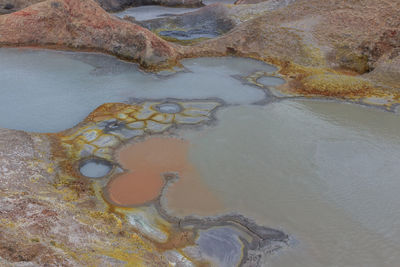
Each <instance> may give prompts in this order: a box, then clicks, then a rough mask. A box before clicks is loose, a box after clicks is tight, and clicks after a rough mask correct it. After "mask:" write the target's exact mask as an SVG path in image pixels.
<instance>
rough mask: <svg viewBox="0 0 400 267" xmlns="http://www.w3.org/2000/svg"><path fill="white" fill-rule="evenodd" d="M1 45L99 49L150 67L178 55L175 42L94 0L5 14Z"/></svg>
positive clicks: (57, 0)
mask: <svg viewBox="0 0 400 267" xmlns="http://www.w3.org/2000/svg"><path fill="white" fill-rule="evenodd" d="M0 46H34V47H52V48H59V49H79V50H93V51H100V52H105V53H109V54H113V55H116V56H118V57H121V58H124V59H127V60H132V61H136V62H138V63H140V64H141V65H142V66H144V67H150V68H157V67H163V66H168V65H170V64H173V63H174V61H175V57H176V53H175V50H174V48H173V46H172V45H170V44H169V43H167V42H166V41H164V40H162V39H160V38H158V37H157V36H155V35H154V34H153V33H151V32H150V31H148V30H146V29H144V28H142V27H140V26H138V25H135V24H133V23H129V22H126V21H123V20H120V19H118V18H116V17H114V16H112V15H109V14H108V13H107V12H105V11H104V10H103V9H102V8H101V7H100V6H99V5H97V4H96V3H95V2H94V1H92V0H86V1H80V0H51V1H46V2H42V3H38V4H35V5H32V6H29V7H27V8H25V9H23V10H20V11H17V12H14V13H12V14H8V15H2V16H0Z"/></svg>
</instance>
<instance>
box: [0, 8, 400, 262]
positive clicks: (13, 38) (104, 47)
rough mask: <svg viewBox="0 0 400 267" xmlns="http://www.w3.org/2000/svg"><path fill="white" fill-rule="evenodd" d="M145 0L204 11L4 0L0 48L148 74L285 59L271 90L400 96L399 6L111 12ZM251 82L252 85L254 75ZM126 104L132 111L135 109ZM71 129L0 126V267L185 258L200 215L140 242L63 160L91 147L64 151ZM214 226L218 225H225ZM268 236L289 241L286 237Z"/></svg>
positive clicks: (110, 110) (112, 109)
mask: <svg viewBox="0 0 400 267" xmlns="http://www.w3.org/2000/svg"><path fill="white" fill-rule="evenodd" d="M144 4H159V5H167V6H181V5H185V6H200V5H201V1H180V0H171V1H170V0H167V1H161V0H160V1H158V0H154V1H153V0H151V1H148V0H143V1H141V0H139V1H130V0H123V1H118V0H109V1H103V0H100V1H97V2H95V1H92V0H84V1H82V0H49V1H40V0H39V1H38V0H14V1H11V0H10V1H2V0H0V14H4V15H0V46H2V47H35V48H51V49H61V50H79V51H98V52H103V53H107V54H111V55H114V56H117V57H119V58H122V59H125V60H129V61H134V62H137V63H139V64H140V65H141V66H142V67H143V68H147V69H148V70H155V69H161V68H167V69H168V68H171V67H173V66H175V65H179V60H180V59H184V58H193V57H205V56H226V55H233V56H240V57H251V58H256V59H259V60H263V61H265V62H268V63H272V64H274V65H276V66H278V68H279V70H278V71H277V73H276V76H279V77H281V78H284V79H285V80H286V81H287V83H285V84H283V85H280V86H278V87H276V90H277V91H278V92H279V94H280V95H284V96H300V97H304V96H306V97H318V98H321V97H327V98H336V99H345V100H352V101H358V102H363V101H364V102H363V103H370V101H372V100H371V99H375V98H379V99H380V100H382V101H379V105H381V106H382V107H383V108H386V109H389V110H393V107H396V106H397V105H398V104H399V103H400V30H399V29H400V2H399V1H389V0H332V1H321V0H267V1H263V2H260V1H258V0H238V1H237V2H236V4H235V5H223V4H213V5H210V6H206V7H204V8H201V9H200V10H198V11H196V12H193V13H189V14H184V15H179V16H172V17H165V18H160V19H155V20H150V21H144V22H140V23H138V22H135V21H134V20H130V19H129V18H126V19H125V20H122V19H119V18H117V17H114V16H113V15H111V14H109V13H107V12H106V10H107V11H118V10H121V9H124V8H126V7H129V6H136V5H144ZM102 7H103V8H104V9H103V8H102ZM6 13H9V14H6ZM132 21H133V22H132ZM139 24H140V25H139ZM182 36H183V37H182ZM261 75H262V74H261ZM248 78H249V81H250V82H253V83H257V79H258V78H259V77H258V76H254V77H248ZM116 106H117V107H116ZM124 108H126V109H129V110H131V109H132V110H131V111H130V112H131V113H132V112H134V111H135V110H136V109H138V108H137V107H124ZM102 109H104V110H105V111H104V110H102V112H103V111H104V113H107V114H106V115H107V116H110V117H112V116H114V117H115V116H116V115H117V113H118V114H119V112H120V110H121V109H120V108H119V106H118V105H106V106H105V107H102ZM136 111H137V110H136ZM103 115H104V114H103ZM92 117H93V114H92ZM103 119H104V118H103V117H100V118H99V122H101V121H102V120H103ZM128 119H129V118H127V119H126V120H127V123H132V122H131V121H128ZM89 122H90V120H89V119H87V120H86V121H85V122H84V123H83V124H84V125H85V127H86V126H87V125H89ZM96 123H97V121H96ZM86 124H87V125H86ZM81 126H82V125H81ZM103 126H104V125H103ZM82 129H84V130H86V128H80V126H77V128H76V129H75V130H76V131H78V130H79V131H81V130H82ZM97 130H98V129H97V128H96V131H97ZM82 131H83V130H82ZM69 134H70V132H68V133H67V132H65V133H60V134H58V135H46V134H30V133H25V132H20V131H12V130H5V129H0V207H1V208H0V222H1V225H0V237H1V238H0V263H3V262H4V263H5V264H6V265H7V264H8V265H12V264H14V263H17V262H18V263H21V262H22V263H27V264H29V263H32V264H33V265H41V266H53V265H62V266H82V265H90V264H93V263H94V264H95V265H96V263H97V265H98V264H104V263H105V264H109V265H113V266H118V265H123V264H126V263H128V264H131V265H140V264H142V265H143V264H145V265H146V266H168V264H169V262H170V261H175V262H179V263H181V264H184V263H185V261H184V259H183V257H181V256H180V254H179V255H178V254H174V253H175V252H174V250H173V249H172V248H176V247H184V246H187V245H193V244H194V242H195V237H194V236H196V227H197V226H199V225H200V224H202V223H204V222H203V221H196V220H194V219H193V220H192V221H190V220H189V222H190V223H192V224H191V227H192V228H190V230H187V229H184V230H182V229H179V227H178V228H177V225H180V222H176V221H174V220H173V219H171V218H167V217H165V216H164V217H163V218H161V219H160V220H161V221H163V227H165V228H168V227H169V228H168V231H169V233H170V235H169V237H168V240H167V242H164V243H161V242H154V240H151V239H148V238H144V237H143V236H142V235H141V233H137V232H135V229H133V227H132V226H131V225H130V224H129V223H128V222H127V220H125V219H124V218H126V216H127V215H126V214H124V212H127V211H126V210H124V211H120V210H116V209H115V208H113V207H112V206H109V205H107V203H106V202H104V201H103V202H99V201H98V199H102V195H101V190H99V189H98V187H96V185H93V184H92V183H91V182H88V180H86V179H79V178H81V177H80V176H79V174H77V172H76V169H74V165H71V164H69V163H68V164H67V163H66V162H68V161H69V160H73V162H75V161H76V160H78V159H81V155H80V154H79V153H80V152H81V150H82V151H83V147H87V146H86V145H88V144H87V143H88V142H86V141H87V140H84V141H85V142H86V143H85V142H83V141H82V140H78V141H76V143H73V144H69V145H70V146H68V144H67V145H65V144H64V147H63V145H62V144H61V143H62V141H63V140H65V138H67V137H68V136H69ZM85 136H86V135H85ZM87 137H89V133H87ZM63 138H64V139H63ZM71 140H72V139H71ZM74 140H75V139H74ZM68 142H69V141H68ZM71 142H72V141H71ZM74 142H75V141H74ZM89 145H90V144H89ZM77 148H79V149H77ZM68 149H70V150H68ZM71 151H72V152H71ZM108 152H110V151H109V150H107V153H108ZM68 153H70V154H68ZM71 153H72V154H73V153H76V154H73V156H71ZM78 154H79V155H78ZM111 154H112V153H111ZM111 154H110V153H108V154H107V155H108V157H109V159H111V158H112V157H111V156H110V155H111ZM130 212H131V211H130ZM135 212H142V211H138V210H136V211H135ZM156 212H159V213H160V210H156ZM157 216H161V215H160V214H158V215H157ZM161 217H162V216H161ZM157 218H159V217H157ZM193 221H195V223H193ZM232 221H233V222H232ZM207 223H208V225H209V227H213V226H215V225H217V224H218V223H220V222H219V221H218V222H215V221H208V222H207ZM224 223H225V224H226V225H230V224H235V225H237V224H239V225H241V226H243V227H244V228H246V227H250V226H251V227H254V229H257V230H258V231H260V232H257V231H256V234H254V233H253V232H252V234H254V236H253V237H252V238H253V239H254V240H256V239H257V238H261V241H263V242H266V240H267V241H268V238H267V237H265V239H263V238H264V237H263V236H262V234H260V233H263V231H264V232H268V234H270V233H271V232H269V231H274V230H271V229H268V231H267V230H266V229H264V228H262V227H259V226H257V227H256V226H254V224H252V223H249V222H248V221H246V220H244V219H243V218H242V217H234V218H233V219H232V218H231V217H229V218H228V219H226V220H225V221H224ZM188 224H189V223H188ZM166 225H167V226H168V227H167V226H166ZM251 227H250V228H251ZM159 228H162V227H159ZM157 229H158V228H157ZM260 229H261V230H260ZM254 231H255V230H254ZM273 233H274V234H275V236H279V238H276V239H277V240H278V241H280V242H281V241H282V242H284V241H286V239H287V236H286V235H284V234H283V233H281V232H273ZM260 236H261V237H260ZM267 236H268V235H267ZM268 237H271V236H268ZM256 241H257V242H259V243H260V242H261V241H260V240H258V239H257V240H256ZM256 241H254V242H255V243H257V242H256ZM275 241H276V240H275ZM259 243H258V245H257V246H255V248H254V250H251V249H250V248H249V251H250V252H254V251H258V250H259V249H261V248H262V249H265V248H266V247H268V249H271V250H273V246H272V245H271V244H270V243H268V246H261V245H259ZM160 244H161V245H160ZM250 245H251V244H250ZM160 251H161V252H162V253H163V254H161V252H160ZM171 251H172V252H171ZM160 255H161V256H160ZM250 256H251V255H250ZM203 260H204V259H201V260H199V262H197V263H198V264H199V265H200V264H204V262H203ZM243 262H245V261H243ZM248 264H249V263H248ZM26 266H28V265H26ZM250 266H251V265H250Z"/></svg>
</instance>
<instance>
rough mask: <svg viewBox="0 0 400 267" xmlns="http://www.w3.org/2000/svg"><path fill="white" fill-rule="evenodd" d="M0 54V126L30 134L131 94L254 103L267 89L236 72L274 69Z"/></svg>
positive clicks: (215, 62)
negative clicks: (171, 67)
mask: <svg viewBox="0 0 400 267" xmlns="http://www.w3.org/2000/svg"><path fill="white" fill-rule="evenodd" d="M0 58H1V61H0V84H1V88H0V92H1V98H0V113H1V114H3V115H2V116H0V126H1V127H4V128H10V129H17V130H25V131H31V132H58V131H61V130H64V129H67V128H70V127H73V126H74V125H76V124H78V123H79V122H81V121H82V120H83V119H84V118H85V117H86V116H87V115H88V114H89V113H90V112H91V111H93V110H94V109H95V108H96V107H97V106H99V105H101V104H103V103H106V102H129V100H130V99H133V98H139V99H164V98H183V99H206V98H219V99H222V100H223V101H225V102H226V103H227V104H246V103H247V104H248V103H254V102H257V101H260V100H263V99H265V98H266V97H267V96H266V94H265V92H263V91H262V90H260V89H259V88H256V87H254V86H250V85H244V84H243V81H241V80H240V79H239V77H238V76H243V77H244V76H246V75H248V74H249V73H251V72H254V71H258V70H262V71H266V72H272V71H275V70H276V69H275V67H273V66H270V65H267V64H264V63H262V62H258V61H255V60H250V59H243V58H217V59H215V58H203V59H198V60H185V61H183V65H184V66H185V69H181V70H180V72H179V73H177V74H176V75H170V76H168V75H167V74H164V73H162V74H160V75H154V74H148V73H144V72H142V71H139V70H138V68H137V66H136V65H135V64H131V63H126V62H122V61H120V60H117V59H115V58H113V57H110V56H105V55H99V54H90V53H68V52H56V51H43V50H25V49H23V50H19V49H4V48H3V49H0ZM272 82H274V81H272ZM33 99H34V101H32V100H33ZM10 112H11V113H12V116H10ZM6 114H8V115H6Z"/></svg>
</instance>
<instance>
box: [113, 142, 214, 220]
mask: <svg viewBox="0 0 400 267" xmlns="http://www.w3.org/2000/svg"><path fill="white" fill-rule="evenodd" d="M189 146H190V144H189V143H188V142H187V141H184V140H180V139H176V138H160V137H154V138H149V139H147V140H145V141H143V142H140V143H134V144H131V145H127V146H125V147H123V148H122V149H120V150H119V151H118V153H117V158H118V162H119V163H120V164H121V165H122V166H123V167H124V168H125V169H127V170H128V171H127V172H126V173H124V174H122V175H119V176H117V177H115V178H114V179H113V180H111V181H110V182H109V184H108V186H107V192H108V196H109V198H110V200H111V201H112V202H114V203H115V204H117V205H122V206H136V205H140V204H144V203H146V202H148V201H151V200H154V199H156V198H157V197H158V196H159V195H160V193H161V190H162V188H163V187H164V184H165V181H164V177H163V174H164V173H177V174H178V176H179V178H178V179H177V180H176V181H175V182H173V183H172V184H171V185H169V186H168V190H167V192H166V195H165V198H166V201H167V203H168V207H169V208H171V209H173V210H177V211H180V213H187V214H190V213H193V212H194V213H196V214H205V215H210V213H211V214H213V213H214V212H215V211H216V210H218V209H220V208H221V203H220V202H219V201H218V200H217V198H216V196H214V195H213V194H212V193H211V192H210V191H209V190H208V189H207V187H206V186H205V185H204V183H202V182H201V178H200V175H199V174H198V172H197V171H196V168H195V167H194V166H193V164H191V163H190V161H189V160H188V150H189Z"/></svg>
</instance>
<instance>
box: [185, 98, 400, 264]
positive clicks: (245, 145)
mask: <svg viewBox="0 0 400 267" xmlns="http://www.w3.org/2000/svg"><path fill="white" fill-rule="evenodd" d="M218 120H219V124H218V125H217V126H216V127H213V128H210V129H208V130H205V131H201V132H195V133H193V132H191V133H187V135H186V137H187V138H189V139H190V141H191V143H192V144H193V147H192V150H191V159H192V161H193V162H194V163H195V165H196V166H197V167H198V168H199V172H200V174H201V175H202V177H204V179H206V182H207V184H208V185H209V187H210V188H212V189H213V190H214V192H216V193H217V194H218V196H219V197H220V198H221V200H222V201H223V202H224V205H225V208H226V209H227V210H228V211H232V210H234V211H237V212H241V213H243V214H245V215H248V216H250V217H252V218H256V219H257V222H258V223H261V224H264V225H268V226H270V227H274V228H281V229H284V230H285V231H286V232H288V233H289V234H292V235H293V236H294V239H295V242H294V243H295V244H294V248H291V249H288V250H286V251H285V252H283V253H278V254H277V255H275V256H274V257H273V262H272V264H271V266H397V265H398V263H399V262H400V254H399V251H400V206H399V205H398V203H399V201H400V195H399V192H400V179H399V177H400V176H399V173H400V165H399V162H400V134H399V133H400V117H399V116H398V114H393V113H387V112H383V111H379V110H375V109H370V108H364V107H360V106H356V105H349V104H340V103H329V102H305V101H301V102H300V101H297V102H294V101H283V102H279V103H272V104H269V105H267V106H264V107H259V106H240V107H231V108H227V109H224V110H222V111H221V112H220V113H219V115H218Z"/></svg>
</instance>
